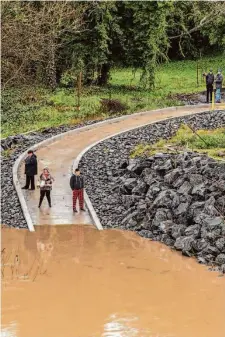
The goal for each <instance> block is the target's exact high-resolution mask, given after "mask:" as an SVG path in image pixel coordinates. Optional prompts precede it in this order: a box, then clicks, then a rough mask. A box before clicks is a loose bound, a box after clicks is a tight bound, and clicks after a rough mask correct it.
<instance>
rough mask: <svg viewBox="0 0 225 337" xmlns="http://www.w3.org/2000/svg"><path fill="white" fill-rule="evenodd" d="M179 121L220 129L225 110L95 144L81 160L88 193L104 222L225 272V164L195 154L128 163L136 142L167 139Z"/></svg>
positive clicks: (189, 117) (152, 141)
mask: <svg viewBox="0 0 225 337" xmlns="http://www.w3.org/2000/svg"><path fill="white" fill-rule="evenodd" d="M181 123H189V124H191V125H192V127H193V128H195V129H211V128H216V127H221V126H223V125H225V111H220V112H206V113H201V114H198V115H194V116H188V117H179V118H175V119H172V120H167V121H163V122H157V123H154V124H151V125H149V126H145V127H141V128H138V129H136V130H133V131H129V132H126V133H123V134H121V135H118V136H116V137H113V138H111V139H109V140H106V141H104V142H102V143H100V144H99V145H97V146H95V147H93V148H92V149H91V150H89V151H88V152H87V153H86V154H85V155H84V157H83V158H82V161H81V167H82V170H83V171H84V174H85V176H86V180H87V187H86V189H87V193H88V195H89V197H90V199H91V201H92V203H93V206H94V208H95V210H96V212H97V214H98V216H99V218H100V221H101V222H102V225H103V226H105V227H120V228H124V229H125V228H128V229H132V230H135V231H137V232H139V233H140V234H141V235H143V236H145V237H150V238H152V239H154V240H157V241H162V242H164V243H166V244H168V245H170V246H172V247H175V248H177V249H179V250H182V252H183V253H184V254H186V255H188V256H192V255H195V256H198V258H199V262H202V263H207V264H210V265H211V264H216V265H217V266H219V268H220V269H221V270H223V271H224V270H225V255H224V253H225V241H224V233H225V231H224V224H223V219H222V218H221V216H223V215H224V202H225V200H224V197H225V196H224V195H225V190H224V187H223V186H224V185H225V164H218V163H217V162H215V161H214V160H212V159H209V158H208V157H206V156H204V155H202V156H200V155H195V154H194V155H193V154H191V153H189V154H184V155H181V156H180V157H178V158H175V157H174V158H168V157H167V156H158V157H152V158H149V160H148V161H146V162H145V163H142V164H141V165H140V163H139V162H133V163H131V162H128V159H129V156H130V153H131V151H132V150H133V148H134V146H135V145H137V144H139V143H154V142H155V141H157V140H158V139H159V138H162V137H164V138H169V137H171V136H172V135H173V134H174V133H175V132H176V130H177V129H178V128H179V126H180V124H181ZM173 162H175V164H176V165H175V164H174V163H173ZM178 163H179V165H178ZM175 166H176V167H175ZM168 175H169V177H170V178H171V181H170V179H169V177H168ZM167 178H168V179H167ZM218 182H219V186H218ZM156 200H157V202H156ZM178 227H179V228H178ZM210 233H211V234H210Z"/></svg>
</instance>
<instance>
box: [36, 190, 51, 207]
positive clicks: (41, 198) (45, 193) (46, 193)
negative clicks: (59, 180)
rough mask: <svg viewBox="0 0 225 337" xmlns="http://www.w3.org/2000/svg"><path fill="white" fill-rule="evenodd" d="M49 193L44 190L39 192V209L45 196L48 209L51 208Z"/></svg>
mask: <svg viewBox="0 0 225 337" xmlns="http://www.w3.org/2000/svg"><path fill="white" fill-rule="evenodd" d="M50 193H51V191H46V190H41V191H40V201H39V207H40V206H41V204H42V201H43V199H44V197H45V195H46V198H47V200H48V204H49V207H51V194H50Z"/></svg>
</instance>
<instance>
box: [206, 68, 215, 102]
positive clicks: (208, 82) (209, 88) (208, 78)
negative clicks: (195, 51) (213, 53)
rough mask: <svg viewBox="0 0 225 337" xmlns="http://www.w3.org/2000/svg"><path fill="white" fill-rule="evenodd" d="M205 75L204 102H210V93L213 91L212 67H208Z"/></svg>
mask: <svg viewBox="0 0 225 337" xmlns="http://www.w3.org/2000/svg"><path fill="white" fill-rule="evenodd" d="M204 76H205V82H206V102H207V103H209V102H210V103H211V102H212V93H213V83H214V74H213V71H212V69H210V71H209V73H208V74H207V75H206V74H204Z"/></svg>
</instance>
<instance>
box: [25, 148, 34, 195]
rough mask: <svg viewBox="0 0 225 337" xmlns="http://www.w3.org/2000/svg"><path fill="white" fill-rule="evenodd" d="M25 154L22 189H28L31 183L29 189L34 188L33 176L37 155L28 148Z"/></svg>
mask: <svg viewBox="0 0 225 337" xmlns="http://www.w3.org/2000/svg"><path fill="white" fill-rule="evenodd" d="M27 154H28V156H27V158H26V159H25V174H26V185H25V186H24V187H22V189H24V190H28V188H29V186H30V184H31V190H35V185H34V176H35V175H36V174H37V156H36V155H35V154H34V151H32V150H29V151H28V152H27Z"/></svg>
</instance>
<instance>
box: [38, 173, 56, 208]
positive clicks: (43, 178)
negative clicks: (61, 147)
mask: <svg viewBox="0 0 225 337" xmlns="http://www.w3.org/2000/svg"><path fill="white" fill-rule="evenodd" d="M53 181H54V178H53V177H52V176H51V174H50V172H49V169H48V168H47V167H45V168H44V170H43V172H42V174H41V175H40V200H39V205H38V207H39V208H40V207H41V204H42V201H43V199H44V197H45V195H46V198H47V200H48V205H49V207H52V204H51V190H52V183H53Z"/></svg>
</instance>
